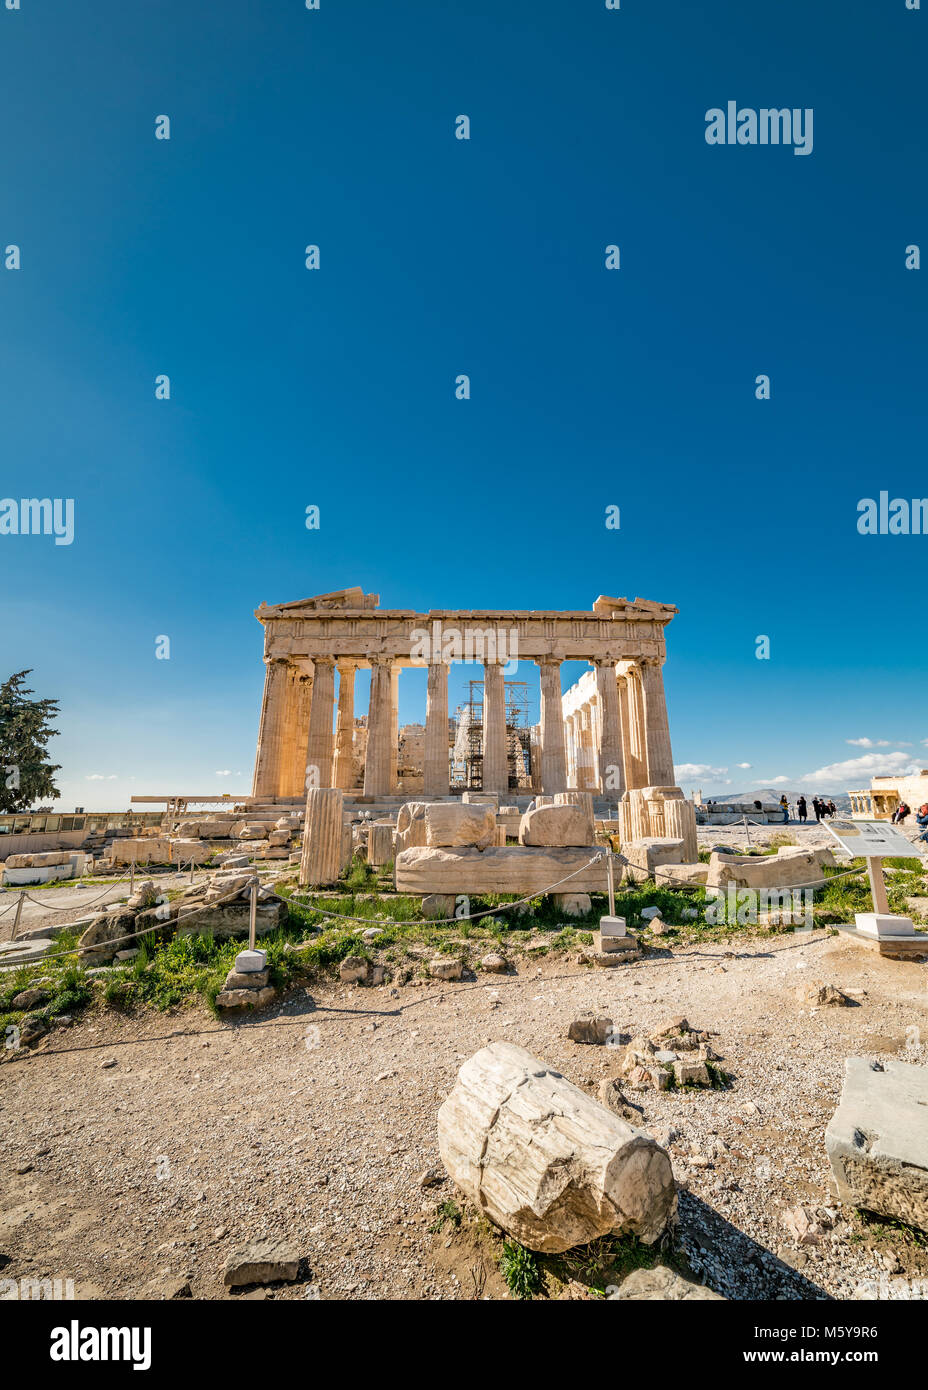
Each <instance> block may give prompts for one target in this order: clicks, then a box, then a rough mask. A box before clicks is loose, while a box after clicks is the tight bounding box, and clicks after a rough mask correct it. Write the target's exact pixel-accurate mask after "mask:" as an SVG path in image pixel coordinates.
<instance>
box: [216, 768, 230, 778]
mask: <svg viewBox="0 0 928 1390" xmlns="http://www.w3.org/2000/svg"><path fill="white" fill-rule="evenodd" d="M216 776H217V777H231V776H232V773H231V770H230V769H229V768H226V770H225V772H217V773H216Z"/></svg>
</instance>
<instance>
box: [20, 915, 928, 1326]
mask: <svg viewBox="0 0 928 1390" xmlns="http://www.w3.org/2000/svg"><path fill="white" fill-rule="evenodd" d="M826 982H827V983H830V984H835V985H837V986H838V987H839V988H841V989H844V990H856V991H858V993H857V995H856V998H857V1000H858V1001H859V1002H858V1004H857V1005H856V1006H855V1007H850V1008H822V1009H819V1010H818V1011H814V1012H813V1011H810V1009H809V1007H808V1006H803V1005H801V1004H800V1003H798V1002H797V999H796V995H795V991H796V987H797V986H799V985H803V986H805V985H810V984H813V983H815V984H819V983H826ZM590 1008H598V1009H602V1010H604V1011H605V1012H606V1013H607V1014H609V1015H610V1017H611V1018H612V1019H613V1021H614V1023H615V1026H616V1027H617V1028H619V1029H621V1030H622V1031H623V1032H624V1033H628V1034H633V1033H636V1032H640V1031H650V1030H652V1029H654V1028H655V1027H657V1026H658V1025H659V1024H661V1023H662V1022H663V1021H664V1019H665V1018H666V1017H667V1016H668V1015H673V1014H680V1013H683V1014H686V1015H687V1017H688V1019H689V1021H690V1023H691V1024H692V1025H693V1026H694V1027H696V1028H700V1029H711V1030H713V1031H714V1032H716V1033H717V1037H715V1038H714V1039H713V1046H714V1047H715V1049H716V1051H717V1052H719V1053H720V1054H721V1055H722V1056H723V1058H724V1062H723V1066H724V1067H725V1068H726V1070H728V1071H729V1072H730V1073H732V1074H733V1076H734V1078H735V1079H734V1081H733V1083H732V1086H731V1088H730V1089H729V1090H725V1091H712V1092H683V1093H674V1092H671V1093H665V1094H660V1095H659V1094H657V1093H654V1092H650V1091H648V1092H628V1093H627V1094H628V1098H629V1099H630V1100H632V1101H634V1102H635V1103H636V1104H642V1105H643V1108H644V1118H643V1121H642V1123H643V1124H644V1125H645V1126H646V1127H648V1128H652V1129H653V1130H654V1131H655V1132H656V1133H657V1134H658V1135H659V1137H660V1136H663V1138H662V1142H664V1141H665V1140H666V1138H667V1134H666V1130H667V1126H668V1125H669V1126H672V1127H673V1129H674V1130H676V1131H677V1132H678V1137H677V1138H676V1139H675V1140H674V1141H673V1142H672V1143H671V1146H670V1152H671V1154H672V1157H673V1160H674V1167H675V1170H676V1172H677V1175H678V1178H679V1180H680V1182H681V1184H682V1185H683V1188H684V1190H683V1191H682V1193H681V1204H680V1214H681V1238H682V1242H683V1245H684V1248H685V1249H686V1251H687V1253H688V1255H689V1257H690V1259H691V1262H692V1263H693V1265H694V1267H695V1268H696V1269H697V1270H699V1271H700V1272H701V1273H703V1274H704V1275H705V1277H706V1279H707V1281H708V1282H709V1283H710V1284H711V1285H712V1286H713V1287H715V1288H717V1289H719V1290H720V1291H721V1292H723V1293H726V1294H728V1295H729V1296H731V1297H736V1298H757V1297H787V1298H797V1297H800V1298H801V1297H807V1298H816V1297H817V1298H822V1297H829V1296H830V1297H838V1298H848V1297H853V1296H854V1294H855V1291H857V1290H858V1289H860V1287H861V1286H862V1285H863V1286H864V1287H865V1288H866V1287H867V1285H866V1282H865V1281H867V1280H871V1281H877V1280H879V1279H880V1278H881V1277H882V1278H883V1279H884V1281H885V1280H886V1279H887V1277H888V1269H890V1268H894V1267H895V1264H899V1265H900V1266H901V1267H902V1268H903V1269H904V1271H905V1275H906V1276H907V1277H908V1278H909V1279H911V1278H924V1277H926V1275H928V1262H926V1259H925V1255H926V1252H925V1251H923V1250H919V1249H918V1248H915V1247H913V1248H911V1249H910V1248H908V1247H905V1246H903V1245H902V1244H901V1243H900V1242H889V1243H887V1241H886V1240H885V1239H884V1240H882V1241H875V1242H874V1241H869V1240H861V1241H850V1242H849V1241H848V1239H847V1236H848V1234H850V1233H851V1227H850V1226H847V1225H846V1224H843V1222H842V1220H841V1219H840V1218H839V1221H838V1226H837V1228H836V1231H835V1232H833V1233H832V1234H831V1235H830V1236H829V1237H828V1238H826V1240H825V1241H824V1242H823V1243H822V1244H821V1245H818V1246H811V1247H807V1248H804V1249H802V1250H799V1249H797V1248H796V1247H795V1246H794V1244H793V1242H792V1240H791V1238H790V1236H789V1235H788V1233H787V1231H786V1229H785V1228H784V1226H783V1225H782V1222H781V1216H780V1213H781V1211H782V1209H783V1208H784V1207H786V1206H794V1205H796V1204H797V1203H799V1202H812V1203H826V1204H829V1203H831V1201H832V1199H831V1197H830V1195H829V1167H828V1164H827V1160H826V1157H825V1151H824V1144H823V1131H824V1128H825V1125H826V1124H827V1122H828V1119H829V1118H830V1116H831V1114H832V1113H833V1110H834V1108H835V1105H836V1103H837V1100H838V1097H839V1094H840V1089H841V1082H842V1076H843V1064H844V1058H845V1057H846V1056H848V1055H852V1054H863V1055H867V1056H887V1055H898V1054H900V1053H901V1052H903V1050H904V1049H906V1048H908V1050H907V1051H906V1052H905V1053H904V1055H905V1056H906V1057H907V1058H908V1059H909V1060H915V1061H922V1062H924V1061H925V1060H926V1057H925V1056H924V1055H922V1054H921V1053H920V1052H919V1048H918V1038H919V1034H918V1033H917V1032H912V1031H911V1030H913V1029H916V1030H917V1029H921V1030H922V1032H921V1036H925V1032H924V1029H925V1024H926V995H925V967H924V966H918V965H913V964H910V963H901V962H895V961H889V960H882V959H880V958H879V957H878V956H876V955H874V954H871V953H869V952H864V951H861V950H860V949H859V948H856V947H854V946H852V945H849V944H846V943H844V942H843V941H842V940H841V939H840V938H837V937H833V936H827V937H826V936H821V935H816V936H811V937H810V936H772V937H764V938H763V939H757V940H753V941H750V940H744V941H741V942H738V943H737V944H736V945H732V943H725V944H724V945H711V946H706V947H702V948H696V947H693V948H689V949H686V950H679V951H676V952H674V953H671V952H670V951H653V952H651V953H650V954H649V955H648V956H647V957H646V958H645V959H642V960H641V961H639V962H637V963H634V964H630V965H627V966H624V967H621V968H619V969H615V970H608V971H600V970H590V969H589V968H583V967H580V966H579V965H577V964H576V963H575V960H574V958H573V957H557V958H555V957H550V956H549V957H545V958H543V959H542V960H541V961H540V962H536V961H535V960H532V959H531V957H527V956H523V957H522V958H520V960H519V962H518V974H512V975H509V976H498V977H481V978H480V979H479V980H478V981H477V982H473V981H471V982H467V981H464V982H461V983H455V984H440V983H438V982H434V983H429V984H426V983H422V982H420V981H416V982H415V983H413V984H411V985H409V986H406V987H403V988H399V989H395V988H390V987H385V988H380V989H366V988H358V987H355V986H337V985H330V986H328V985H327V986H324V987H320V988H317V989H313V990H312V991H306V990H299V991H296V992H294V993H292V994H291V995H290V996H288V998H287V999H286V1000H285V1001H284V1002H283V1003H282V1004H281V1005H279V1006H278V1007H276V1008H274V1009H272V1010H270V1011H268V1012H267V1013H265V1014H263V1015H260V1016H258V1017H256V1018H255V1017H252V1018H248V1019H245V1020H243V1021H241V1022H237V1023H222V1024H219V1023H216V1022H215V1021H213V1020H212V1019H211V1018H210V1017H209V1015H207V1014H206V1013H205V1011H204V1010H203V1009H202V1008H195V1009H191V1010H188V1011H185V1012H184V1013H183V1014H181V1015H177V1014H174V1015H163V1014H162V1015H155V1014H150V1013H147V1014H144V1015H141V1016H139V1017H137V1018H128V1019H127V1018H122V1017H120V1016H119V1015H116V1014H114V1013H112V1012H108V1013H105V1014H97V1015H96V1016H92V1017H89V1018H87V1019H86V1020H85V1021H84V1022H82V1023H79V1024H76V1025H72V1026H71V1027H68V1028H66V1029H64V1030H61V1031H59V1030H55V1031H54V1032H53V1033H52V1034H51V1035H49V1037H48V1039H47V1040H46V1041H45V1042H44V1044H43V1045H41V1046H40V1048H39V1049H38V1050H37V1051H36V1052H35V1053H34V1054H32V1055H30V1056H28V1057H26V1058H23V1059H21V1060H16V1061H12V1062H10V1063H8V1064H6V1065H4V1066H2V1067H0V1171H2V1172H3V1173H4V1187H5V1189H6V1197H5V1201H4V1204H3V1213H2V1215H0V1264H4V1266H5V1267H4V1268H3V1270H2V1273H3V1277H12V1278H17V1279H18V1278H23V1277H31V1278H40V1277H49V1278H62V1279H67V1278H72V1279H74V1281H75V1289H76V1293H77V1296H78V1297H104V1298H115V1297H132V1296H142V1295H144V1294H145V1293H146V1291H148V1292H151V1291H152V1288H153V1287H158V1286H159V1281H163V1280H165V1279H167V1278H169V1277H175V1276H182V1277H187V1278H189V1279H190V1282H191V1286H192V1289H193V1293H194V1296H195V1297H198V1298H220V1297H225V1296H227V1295H226V1293H225V1290H224V1288H223V1286H222V1282H221V1273H220V1271H221V1267H222V1265H223V1263H224V1261H225V1258H226V1256H227V1255H228V1254H229V1253H230V1252H231V1251H233V1250H234V1249H235V1248H236V1247H238V1246H240V1245H241V1244H242V1243H244V1242H245V1241H246V1240H248V1239H250V1238H252V1237H255V1236H258V1235H265V1234H272V1235H275V1236H283V1237H286V1238H288V1239H289V1240H291V1241H292V1242H294V1243H295V1244H296V1245H297V1246H298V1247H299V1249H300V1251H301V1252H302V1254H303V1255H304V1256H305V1258H306V1261H307V1270H308V1272H307V1274H306V1277H305V1278H302V1279H301V1281H300V1283H298V1284H296V1285H294V1286H291V1287H288V1288H278V1289H276V1290H274V1291H272V1292H271V1293H270V1295H269V1296H272V1297H278V1298H280V1297H283V1298H293V1297H298V1298H303V1297H307V1296H309V1297H321V1298H338V1297H353V1298H385V1297H386V1298H417V1299H421V1298H449V1297H450V1298H454V1297H459V1296H465V1297H469V1296H471V1295H472V1288H471V1279H470V1271H471V1269H472V1268H473V1262H474V1252H473V1248H472V1245H471V1244H468V1238H467V1237H466V1235H465V1234H464V1233H463V1232H460V1233H457V1234H455V1233H451V1232H448V1231H446V1232H444V1233H441V1234H436V1233H432V1232H430V1231H429V1229H428V1227H429V1225H430V1224H432V1216H433V1213H434V1210H435V1207H436V1204H437V1203H438V1202H440V1201H442V1200H444V1199H445V1198H448V1197H451V1196H453V1195H454V1194H453V1190H452V1188H451V1186H450V1184H449V1183H447V1182H445V1183H443V1184H442V1185H439V1186H430V1187H427V1188H425V1189H424V1188H423V1187H422V1186H421V1184H420V1175H421V1174H422V1173H423V1171H424V1170H426V1169H429V1168H432V1167H434V1165H435V1164H436V1163H437V1162H438V1153H437V1145H436V1136H435V1116H436V1112H437V1109H438V1106H439V1104H440V1103H441V1101H442V1100H443V1099H444V1097H445V1096H446V1094H447V1093H448V1090H449V1089H450V1087H451V1086H452V1084H453V1082H454V1078H455V1075H456V1072H457V1069H458V1067H459V1066H460V1064H461V1062H462V1061H463V1060H464V1059H465V1058H466V1057H468V1056H469V1055H470V1054H471V1053H473V1052H474V1051H475V1050H476V1049H478V1048H479V1047H481V1046H483V1045H484V1044H486V1043H488V1042H491V1041H493V1040H496V1039H508V1040H510V1041H512V1042H516V1043H519V1044H521V1045H522V1046H524V1047H526V1048H528V1049H529V1050H530V1051H531V1052H533V1053H534V1054H535V1055H537V1056H539V1057H541V1058H544V1059H545V1060H546V1061H548V1062H550V1063H553V1064H554V1065H556V1066H558V1067H559V1068H560V1069H562V1070H563V1072H564V1073H565V1075H567V1076H568V1077H569V1078H570V1079H571V1080H573V1081H574V1082H576V1083H577V1084H578V1085H581V1086H585V1087H588V1088H595V1087H596V1086H597V1085H598V1083H599V1081H600V1080H601V1079H602V1078H603V1077H605V1076H613V1075H618V1071H619V1063H620V1060H621V1050H620V1049H613V1048H605V1047H603V1048H597V1047H582V1046H579V1045H577V1044H574V1043H571V1042H569V1041H568V1040H567V1036H566V1034H567V1026H568V1024H569V1023H570V1021H571V1019H572V1018H573V1017H574V1016H575V1014H576V1013H577V1012H579V1011H581V1010H583V1009H590ZM926 1051H928V1050H926ZM857 1229H859V1227H858V1228H857ZM897 1274H898V1271H897ZM897 1286H898V1287H902V1284H901V1283H900V1282H899V1280H898V1278H897ZM500 1291H501V1285H500V1283H499V1280H498V1277H497V1276H496V1275H495V1272H494V1275H493V1277H492V1278H491V1279H490V1280H489V1282H488V1283H487V1285H486V1289H485V1293H486V1294H487V1295H490V1296H495V1295H498V1294H499V1293H500ZM237 1296H240V1297H241V1296H247V1295H237ZM256 1296H263V1291H261V1294H260V1295H256ZM895 1296H898V1294H896V1295H895ZM909 1296H911V1295H909Z"/></svg>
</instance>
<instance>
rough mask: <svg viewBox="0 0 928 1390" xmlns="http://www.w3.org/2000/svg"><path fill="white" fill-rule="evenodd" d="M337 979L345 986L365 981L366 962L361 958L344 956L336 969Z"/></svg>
mask: <svg viewBox="0 0 928 1390" xmlns="http://www.w3.org/2000/svg"><path fill="white" fill-rule="evenodd" d="M338 974H339V978H340V979H341V980H342V982H343V983H344V984H346V985H352V984H357V982H358V981H359V980H366V979H367V961H366V960H365V959H364V957H363V956H346V957H345V959H344V960H343V961H342V962H341V964H340V965H339V967H338Z"/></svg>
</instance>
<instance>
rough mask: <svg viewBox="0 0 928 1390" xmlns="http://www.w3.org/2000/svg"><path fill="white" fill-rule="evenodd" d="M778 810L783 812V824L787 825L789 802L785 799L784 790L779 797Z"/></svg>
mask: <svg viewBox="0 0 928 1390" xmlns="http://www.w3.org/2000/svg"><path fill="white" fill-rule="evenodd" d="M780 810H781V811H782V812H783V824H784V825H788V824H789V802H788V801H787V799H786V793H785V792H784V793H783V795H782V796H781V797H780Z"/></svg>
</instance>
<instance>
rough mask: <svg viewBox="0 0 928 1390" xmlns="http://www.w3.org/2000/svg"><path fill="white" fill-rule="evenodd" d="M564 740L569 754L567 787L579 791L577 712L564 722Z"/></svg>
mask: <svg viewBox="0 0 928 1390" xmlns="http://www.w3.org/2000/svg"><path fill="white" fill-rule="evenodd" d="M564 738H565V744H566V754H567V786H568V788H569V789H572V790H575V791H576V790H577V789H578V788H579V783H578V782H577V715H576V712H575V713H573V714H568V716H567V718H566V719H565V720H564Z"/></svg>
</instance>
